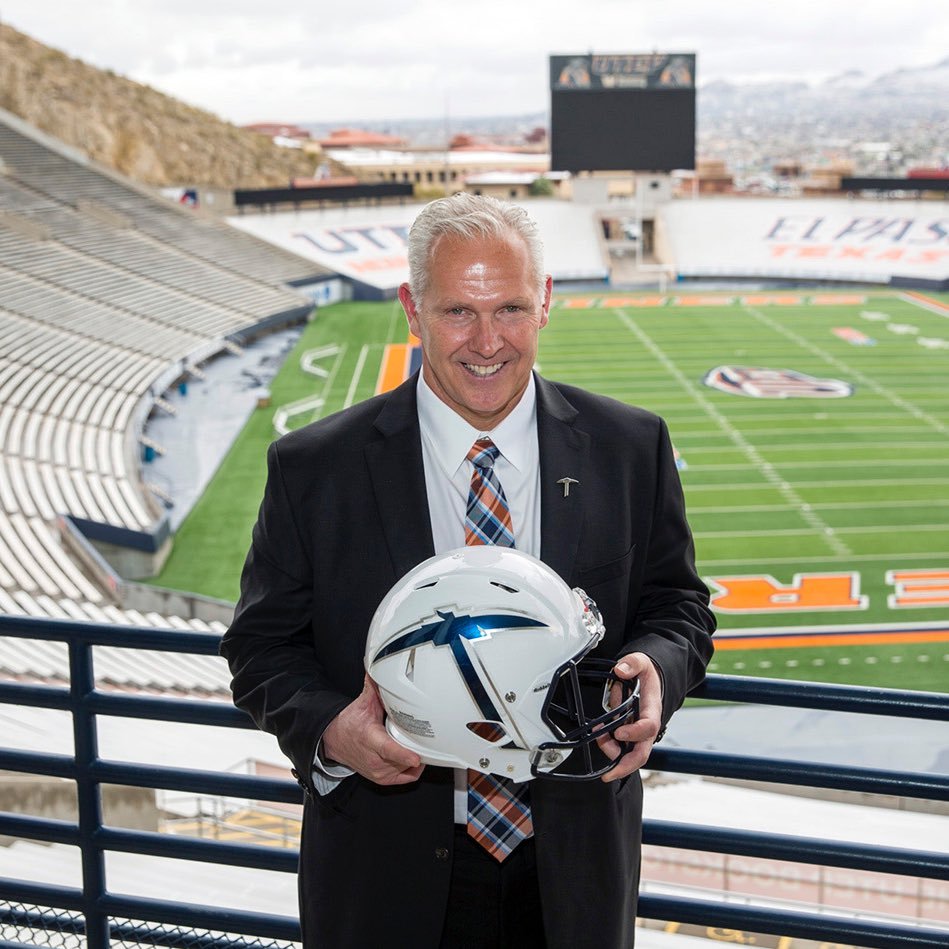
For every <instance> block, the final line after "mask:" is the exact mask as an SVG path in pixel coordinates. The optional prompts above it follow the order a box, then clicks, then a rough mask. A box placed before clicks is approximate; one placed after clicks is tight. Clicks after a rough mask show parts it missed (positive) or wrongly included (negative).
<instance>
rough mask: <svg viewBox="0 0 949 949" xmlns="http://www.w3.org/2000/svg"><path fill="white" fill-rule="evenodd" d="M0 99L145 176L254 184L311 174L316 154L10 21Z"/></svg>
mask: <svg viewBox="0 0 949 949" xmlns="http://www.w3.org/2000/svg"><path fill="white" fill-rule="evenodd" d="M0 107H2V108H4V109H6V110H7V111H9V112H12V113H14V114H15V115H18V116H20V118H22V119H25V120H26V121H27V122H29V123H30V124H32V125H35V126H36V127H37V128H40V129H42V130H43V131H44V132H47V133H48V134H50V135H53V136H55V137H56V138H58V139H60V140H61V141H64V142H66V143H67V144H69V145H72V146H74V147H75V148H79V149H81V150H82V151H83V152H85V153H86V154H87V155H88V156H89V157H90V158H92V159H94V160H96V161H99V162H102V163H103V164H105V165H108V166H110V167H112V168H114V169H116V170H117V171H120V172H122V173H123V174H125V175H128V176H129V177H130V178H134V179H135V180H136V181H140V182H142V183H145V184H150V185H201V186H213V187H219V188H235V187H243V188H253V187H265V186H279V185H285V184H287V182H288V181H289V180H290V179H291V178H292V177H294V176H306V175H311V174H313V167H314V163H315V162H314V158H313V157H312V156H309V155H304V154H302V153H301V152H300V151H298V150H294V149H286V148H278V147H277V146H276V145H274V144H273V143H272V142H271V141H270V139H269V138H266V137H264V136H262V135H257V134H256V133H254V132H247V131H245V130H243V129H240V128H238V127H237V126H235V125H231V124H229V123H228V122H224V121H222V120H221V119H219V118H217V117H216V116H214V115H212V114H211V113H209V112H204V111H202V110H201V109H196V108H194V107H192V106H189V105H186V104H185V103H183V102H179V101H178V100H177V99H173V98H171V97H170V96H167V95H164V94H163V93H161V92H157V91H156V90H154V89H152V88H150V87H149V86H143V85H141V84H139V83H137V82H133V81H132V80H130V79H125V78H124V77H122V76H117V75H116V74H115V73H113V72H111V71H104V70H101V69H96V68H94V67H92V66H89V65H87V64H86V63H84V62H81V61H80V60H78V59H73V58H71V57H70V56H67V55H66V54H65V53H61V52H59V51H58V50H55V49H51V48H50V47H48V46H44V45H43V44H42V43H39V42H37V41H36V40H34V39H32V38H31V37H29V36H27V35H25V34H24V33H20V32H18V31H17V30H14V29H13V28H12V27H9V26H6V25H3V24H0Z"/></svg>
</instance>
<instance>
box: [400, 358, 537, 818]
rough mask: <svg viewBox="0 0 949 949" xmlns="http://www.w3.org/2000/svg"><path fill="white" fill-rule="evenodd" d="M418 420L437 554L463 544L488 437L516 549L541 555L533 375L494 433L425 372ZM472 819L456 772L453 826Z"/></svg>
mask: <svg viewBox="0 0 949 949" xmlns="http://www.w3.org/2000/svg"><path fill="white" fill-rule="evenodd" d="M418 421H419V427H420V428H421V431H422V464H423V465H424V467H425V490H426V492H427V494H428V516H429V518H430V520H431V523H432V539H433V540H434V542H435V553H436V554H443V553H446V552H447V551H449V550H454V549H455V548H456V547H464V546H465V512H466V510H467V506H468V489H469V487H470V485H471V475H472V472H473V471H474V465H472V463H471V462H470V461H468V460H467V455H468V452H469V450H470V449H471V446H472V445H473V444H474V443H475V442H476V441H477V440H478V439H479V438H484V437H485V436H488V437H490V439H491V441H493V442H494V444H495V445H496V446H497V448H498V450H499V451H500V454H499V455H498V457H497V460H496V461H495V462H494V470H495V472H496V473H497V476H498V480H499V481H500V482H501V487H502V488H503V489H504V496H505V498H506V499H507V505H508V508H509V509H510V511H511V526H512V528H513V530H514V543H515V544H516V546H517V549H518V550H523V551H524V552H525V553H528V554H531V555H532V556H534V557H539V556H540V449H539V448H538V445H537V392H536V387H535V385H534V377H533V376H531V377H530V382H529V383H528V385H527V388H526V389H525V390H524V394H523V395H522V396H521V398H520V401H519V402H518V403H517V405H515V406H514V408H513V409H512V410H511V411H510V413H509V414H508V415H507V416H505V418H504V419H503V420H502V421H501V422H500V423H499V424H498V425H497V426H496V427H495V428H493V429H491V431H489V432H487V431H484V430H482V429H478V428H474V427H472V426H471V425H470V424H469V423H468V422H466V421H465V420H464V419H463V418H462V417H461V416H460V415H458V414H457V413H456V412H455V411H454V410H453V409H451V408H450V407H449V406H447V405H446V404H445V403H444V402H442V400H441V399H440V398H439V397H438V396H437V395H435V393H434V392H432V390H431V388H430V387H429V386H428V383H427V382H426V381H425V370H424V369H423V370H422V372H421V374H420V376H419V383H418ZM467 819H468V774H467V771H465V770H464V769H461V768H456V769H455V823H456V824H464V823H466V822H467Z"/></svg>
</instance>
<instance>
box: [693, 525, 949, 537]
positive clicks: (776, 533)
mask: <svg viewBox="0 0 949 949" xmlns="http://www.w3.org/2000/svg"><path fill="white" fill-rule="evenodd" d="M834 530H835V532H836V533H838V534H909V533H914V532H916V531H920V532H924V531H945V533H946V536H949V524H913V525H911V526H909V527H907V526H906V525H905V524H891V525H886V526H877V527H873V526H866V525H863V526H860V527H836V528H834ZM817 533H818V531H816V530H814V529H813V528H808V527H784V528H780V529H777V530H773V529H769V530H763V531H755V530H740V531H693V536H695V537H696V538H699V539H702V540H712V539H717V540H725V539H729V538H736V537H793V536H795V535H798V536H801V537H807V536H810V535H811V534H817Z"/></svg>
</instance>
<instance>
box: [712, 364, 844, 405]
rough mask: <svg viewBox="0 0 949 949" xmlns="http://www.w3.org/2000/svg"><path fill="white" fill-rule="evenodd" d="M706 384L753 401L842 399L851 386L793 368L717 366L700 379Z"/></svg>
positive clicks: (838, 380) (841, 381) (837, 380)
mask: <svg viewBox="0 0 949 949" xmlns="http://www.w3.org/2000/svg"><path fill="white" fill-rule="evenodd" d="M702 382H704V383H705V385H707V386H710V387H711V388H712V389H718V390H719V391H720V392H729V393H731V394H732V395H745V396H748V397H750V398H752V399H842V398H845V397H846V396H848V395H853V386H852V385H850V383H849V382H844V381H843V380H841V379H818V378H817V377H816V376H809V375H807V374H806V373H804V372H795V371H794V370H793V369H762V368H756V367H753V366H716V367H715V368H714V369H710V370H709V371H708V372H707V373H706V374H705V378H704V379H703V380H702Z"/></svg>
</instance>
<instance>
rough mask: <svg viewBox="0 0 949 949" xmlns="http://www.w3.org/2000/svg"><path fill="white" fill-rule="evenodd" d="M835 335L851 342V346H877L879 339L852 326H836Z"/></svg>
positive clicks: (846, 341)
mask: <svg viewBox="0 0 949 949" xmlns="http://www.w3.org/2000/svg"><path fill="white" fill-rule="evenodd" d="M834 336H836V337H837V338H838V339H842V340H843V341H844V342H845V343H850V345H851V346H876V344H877V341H876V340H875V339H873V338H872V337H871V336H867V334H866V333H861V332H860V330H858V329H854V328H853V327H852V326H835V327H834Z"/></svg>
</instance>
